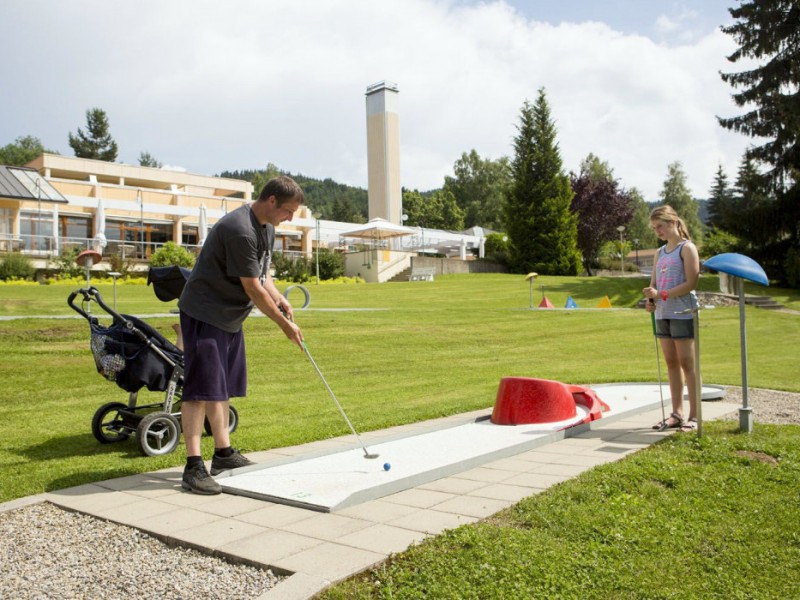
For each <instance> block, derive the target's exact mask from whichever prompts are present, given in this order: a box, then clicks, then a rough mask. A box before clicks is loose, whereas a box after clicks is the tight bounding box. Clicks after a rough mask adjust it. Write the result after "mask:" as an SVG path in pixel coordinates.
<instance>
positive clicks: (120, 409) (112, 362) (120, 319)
mask: <svg viewBox="0 0 800 600" xmlns="http://www.w3.org/2000/svg"><path fill="white" fill-rule="evenodd" d="M176 273H177V276H176ZM187 274H188V271H186V270H185V269H180V268H179V267H158V268H152V269H150V273H149V274H148V278H147V280H148V284H150V283H152V284H153V289H154V291H155V292H156V296H157V297H158V298H159V299H161V300H163V301H169V300H173V299H175V298H177V297H178V296H179V295H180V291H181V290H182V289H183V285H182V284H183V283H185V282H186V279H185V277H186V275H187ZM178 277H180V278H182V283H181V281H179V280H178ZM78 296H80V297H81V301H80V305H77V304H76V303H75V300H76V298H78ZM92 303H95V304H97V306H99V307H100V308H101V309H102V310H103V311H105V312H106V313H107V314H108V315H110V316H111V318H112V321H111V324H110V325H108V326H105V325H101V324H100V322H99V320H98V318H97V317H95V316H93V315H92V314H91V305H92ZM67 304H69V306H70V307H71V308H72V309H73V310H74V311H75V312H77V313H78V314H80V315H81V316H82V317H84V318H85V319H86V320H87V321H88V322H89V328H90V330H91V342H90V347H91V350H92V354H93V355H94V360H95V365H96V367H97V371H98V373H100V374H101V375H102V376H103V377H105V378H106V379H108V380H109V381H113V382H114V383H116V384H117V385H118V386H119V387H120V388H122V389H123V390H125V391H126V392H128V402H127V404H125V403H123V402H108V403H106V404H103V405H102V406H101V407H100V408H98V409H97V411H96V412H95V413H94V417H93V418H92V434H93V435H94V437H95V438H96V439H97V441H99V442H100V443H101V444H111V443H115V442H121V441H124V440H127V439H128V438H129V437H130V436H131V435H135V437H136V443H137V444H138V446H139V449H140V450H141V452H142V454H144V455H145V456H158V455H162V454H169V453H170V452H172V451H173V450H175V448H176V447H177V446H178V443H179V442H180V437H181V422H180V416H181V413H180V410H179V406H180V401H181V391H182V389H183V351H181V350H180V349H179V348H178V347H177V346H176V345H175V344H173V343H172V342H170V341H169V340H168V339H166V338H165V337H164V336H163V335H161V334H160V333H159V332H158V331H157V330H156V329H154V328H153V327H151V326H150V325H148V324H147V323H145V322H144V321H142V320H141V319H138V318H136V317H133V316H130V315H123V314H119V313H117V312H116V311H115V310H113V309H112V308H111V307H109V306H108V305H107V304H106V303H105V302H104V301H103V298H102V296H101V295H100V292H99V291H98V290H97V288H95V287H87V288H81V289H79V290H76V291H74V292H72V293H71V294H70V295H69V298H68V300H67ZM144 387H146V388H147V389H148V390H149V391H151V392H164V393H165V394H164V399H163V401H162V402H158V403H153V404H144V405H137V401H138V398H139V392H140V391H141V390H142V388H144ZM238 424H239V414H238V413H237V411H236V409H235V408H234V407H233V406H231V407H230V414H229V423H228V430H229V431H230V432H231V433H233V432H234V431H235V430H236V427H237V426H238ZM205 431H206V433H207V434H209V435H210V434H211V426H210V424H209V423H208V421H206V423H205Z"/></svg>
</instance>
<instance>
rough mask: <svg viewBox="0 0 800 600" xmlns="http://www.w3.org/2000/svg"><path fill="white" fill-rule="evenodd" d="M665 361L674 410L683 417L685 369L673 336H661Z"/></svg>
mask: <svg viewBox="0 0 800 600" xmlns="http://www.w3.org/2000/svg"><path fill="white" fill-rule="evenodd" d="M659 341H660V342H661V350H662V351H663V353H664V361H665V362H666V363H667V374H668V376H669V393H670V396H672V412H674V413H675V414H676V415H680V416H681V418H683V371H682V370H681V361H680V359H679V354H678V348H677V344H676V343H675V342H676V341H677V340H673V339H672V338H659Z"/></svg>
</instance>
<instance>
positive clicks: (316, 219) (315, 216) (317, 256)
mask: <svg viewBox="0 0 800 600" xmlns="http://www.w3.org/2000/svg"><path fill="white" fill-rule="evenodd" d="M320 216H322V215H320V213H314V220H315V222H316V228H317V251H316V253H315V254H316V260H317V285H319V218H320Z"/></svg>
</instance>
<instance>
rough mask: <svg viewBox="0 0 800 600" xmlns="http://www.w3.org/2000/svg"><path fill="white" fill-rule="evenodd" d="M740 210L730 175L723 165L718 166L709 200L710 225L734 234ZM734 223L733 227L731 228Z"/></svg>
mask: <svg viewBox="0 0 800 600" xmlns="http://www.w3.org/2000/svg"><path fill="white" fill-rule="evenodd" d="M738 208H739V207H737V206H736V199H735V198H734V195H733V189H731V185H730V183H728V175H727V174H726V173H725V170H724V169H723V168H722V165H718V166H717V172H716V174H715V175H714V183H713V184H712V185H711V192H710V196H709V198H708V220H709V224H710V225H711V226H712V227H713V228H715V229H721V230H723V231H731V232H732V231H733V230H734V229H735V228H736V224H735V222H734V221H735V220H737V219H738V218H739V217H738V212H739V211H738ZM732 223H733V227H732V226H731V224H732Z"/></svg>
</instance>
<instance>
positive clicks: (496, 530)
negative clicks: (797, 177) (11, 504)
mask: <svg viewBox="0 0 800 600" xmlns="http://www.w3.org/2000/svg"><path fill="white" fill-rule="evenodd" d="M645 284H646V280H644V279H638V278H624V279H622V278H556V277H541V278H539V279H538V280H537V281H536V285H535V287H534V305H538V302H539V300H541V296H542V291H544V293H545V294H546V295H547V296H548V298H549V299H550V300H551V301H552V303H553V304H554V305H555V306H556V307H562V306H564V304H565V303H566V300H567V297H568V296H572V297H573V298H574V300H575V301H576V302H577V304H578V306H579V307H580V308H579V309H577V310H569V311H567V310H538V309H534V310H530V309H529V302H530V300H529V286H528V283H527V282H525V281H524V280H523V278H522V277H520V276H512V275H460V276H447V277H439V278H437V279H436V281H435V282H413V283H397V284H382V285H374V284H373V285H366V284H352V285H319V286H316V285H314V284H309V285H308V286H307V287H308V288H309V289H310V291H311V306H310V310H306V311H300V310H298V311H297V313H296V320H297V322H298V323H299V324H300V325H301V327H302V328H303V332H304V335H305V338H306V342H307V344H308V348H309V350H310V351H311V353H312V355H313V356H314V358H315V360H316V361H317V363H318V364H319V366H320V368H321V369H322V371H323V373H325V375H326V378H327V379H328V382H329V383H330V385H331V387H332V388H333V390H334V391H335V393H336V395H337V397H338V398H339V400H340V401H341V403H342V404H343V406H344V407H345V410H346V411H347V412H348V415H349V416H350V418H351V420H352V421H353V423H354V425H355V426H356V428H357V429H359V430H360V431H369V430H373V429H379V428H384V427H388V426H392V425H399V424H402V423H409V422H415V421H420V420H424V419H429V418H433V417H439V416H444V415H450V414H454V413H460V412H464V411H469V410H473V409H479V408H487V407H491V406H492V405H493V403H494V398H495V394H496V391H497V385H498V382H499V380H500V378H501V377H504V376H510V375H517V376H531V377H543V378H549V379H556V380H560V381H564V382H567V383H577V384H593V383H603V382H622V381H655V380H656V377H657V371H656V365H655V351H654V348H653V338H652V329H651V326H650V319H649V317H648V315H647V314H646V313H645V312H644V311H643V310H638V309H631V307H633V306H635V304H636V303H637V301H638V300H639V298H640V297H641V288H642V287H643V286H644V285H645ZM542 286H543V290H542ZM99 287H100V289H101V291H102V292H103V294H104V296H105V298H106V300H107V301H108V302H109V303H111V302H112V291H111V286H110V285H109V284H101V285H100V286H99ZM701 287H702V288H703V289H707V290H714V289H717V281H716V278H714V277H708V276H704V277H703V278H702V279H701ZM71 289H72V288H70V287H66V286H56V285H53V286H20V285H5V286H0V297H2V298H3V300H4V301H3V302H2V303H0V313H2V314H6V315H10V314H14V315H40V314H45V315H69V314H71V311H69V309H68V308H67V306H66V297H67V296H68V294H69V292H70V291H71ZM757 291H764V290H763V288H761V289H759V288H755V289H752V290H751V289H748V293H754V292H757ZM769 291H770V292H771V293H773V294H774V292H776V291H778V290H773V289H770V290H769ZM117 293H118V309H119V311H120V312H123V313H128V314H152V313H163V312H167V311H168V310H169V309H170V308H173V307H174V304H175V303H174V302H173V303H169V304H164V303H161V302H159V301H158V300H157V299H156V298H155V296H154V295H153V293H152V290H151V289H150V288H147V287H144V286H133V285H129V286H119V287H118V290H117ZM780 293H781V294H782V296H779V295H777V294H774V297H776V298H779V299H780V301H781V302H784V303H785V304H787V306H790V307H793V308H800V295H798V294H797V293H796V292H793V291H789V290H782V291H780ZM605 296H608V297H609V299H610V300H611V303H612V305H613V306H614V309H612V310H603V309H594V308H593V307H596V306H597V305H598V303H599V302H600V301H601V300H602V299H603V298H604V297H605ZM292 300H293V301H295V303H298V302H299V301H300V294H298V296H297V297H294V296H292ZM342 308H370V309H381V310H369V311H367V310H362V311H355V310H354V311H335V310H329V311H324V310H313V309H342ZM73 314H74V313H73ZM746 318H747V341H748V350H749V352H748V354H749V356H748V364H749V375H750V385H752V386H753V387H762V388H773V389H780V390H789V391H795V392H797V391H800V369H798V368H797V364H798V350H797V344H796V341H797V340H798V339H800V316H798V315H796V314H787V313H776V312H770V311H765V310H759V309H754V308H750V307H748V308H747V311H746ZM176 320H177V317H176V316H174V315H171V316H168V317H163V318H155V317H152V318H150V317H149V318H147V321H148V322H149V323H150V324H152V325H154V326H156V327H157V328H158V329H159V330H161V331H162V332H163V333H164V334H165V335H166V336H167V337H171V336H172V331H171V329H170V325H171V324H172V323H174V322H175V321H176ZM245 327H246V331H247V344H248V346H247V350H248V361H249V367H250V391H249V396H248V397H247V398H244V399H237V400H236V401H235V404H236V406H237V408H238V410H239V413H240V417H241V424H240V428H239V430H238V431H237V432H236V434H234V444H235V445H236V446H238V447H240V448H242V449H243V450H244V451H246V452H247V451H256V450H264V449H268V448H275V447H281V446H287V445H292V444H299V443H304V442H309V441H313V440H319V439H325V438H329V437H333V436H339V435H343V434H346V433H348V432H349V430H348V428H347V425H346V423H345V422H344V421H343V420H342V418H341V415H340V414H339V413H338V411H337V409H336V407H335V405H334V404H333V403H332V402H331V400H330V398H329V396H328V395H327V392H326V390H325V388H324V387H323V385H322V383H321V381H320V380H319V378H318V377H317V375H316V373H315V372H314V370H313V368H312V366H311V365H310V363H309V362H308V360H307V359H306V357H305V355H304V354H303V353H302V352H301V351H300V350H299V349H297V348H296V347H294V346H292V345H291V344H290V343H289V342H288V341H287V340H286V339H285V338H284V337H283V336H282V334H281V333H280V332H279V330H278V329H277V328H276V327H275V326H273V325H272V324H271V323H270V322H269V321H267V320H265V319H263V318H252V319H250V320H248V322H247V323H246V325H245ZM701 327H702V329H701V331H702V337H701V340H702V368H703V375H704V381H705V382H706V383H716V384H730V385H739V384H740V383H741V373H740V357H739V315H738V308H737V307H733V308H716V309H713V310H711V309H709V310H704V311H703V312H702V315H701ZM0 348H2V352H3V354H2V356H3V359H2V361H0V376H1V377H2V381H3V383H4V386H3V392H2V395H0V501H6V500H11V499H14V498H18V497H21V496H26V495H30V494H34V493H38V492H42V491H45V490H56V489H61V488H65V487H69V486H74V485H78V484H81V483H86V482H92V481H99V480H104V479H108V478H111V477H117V476H122V475H129V474H134V473H140V472H146V471H151V470H155V469H159V468H163V467H168V466H173V465H179V464H181V463H182V462H183V460H184V454H183V448H182V446H181V447H180V448H179V449H178V451H176V452H175V453H173V454H171V455H167V456H163V457H154V458H145V457H142V456H140V455H139V452H138V449H137V447H136V444H135V442H133V441H132V440H129V441H127V442H123V443H119V444H112V445H100V444H99V443H98V442H97V441H96V440H95V439H94V437H93V436H92V434H91V428H90V423H91V419H92V415H93V414H94V412H95V410H96V409H97V408H98V407H99V406H100V405H101V404H104V403H105V402H109V401H125V399H126V398H127V394H126V393H125V392H124V391H122V390H120V389H118V388H117V387H116V386H115V385H114V384H113V383H110V382H108V381H106V380H104V379H103V378H102V377H100V376H99V375H98V374H97V373H96V372H95V369H94V363H93V359H92V356H91V353H90V351H89V329H88V325H87V323H86V322H85V321H84V320H82V319H34V318H27V319H21V320H12V321H0ZM147 396H148V397H149V398H150V399H151V400H160V399H161V398H162V397H163V395H161V394H147ZM799 440H800V427H796V426H780V427H779V426H768V425H762V424H760V423H758V422H757V423H756V428H755V431H754V433H753V434H752V435H743V434H738V433H736V432H735V426H734V425H732V424H731V423H709V424H708V427H707V433H706V435H704V437H703V439H702V440H700V441H698V440H697V439H696V437H695V436H691V435H687V436H673V437H671V438H670V439H668V440H665V441H664V442H662V443H659V444H657V445H655V446H654V447H652V448H650V449H648V450H646V451H644V452H640V453H637V454H636V455H634V456H633V457H631V458H628V459H626V460H623V461H621V462H619V463H615V464H610V465H605V466H603V467H599V468H596V469H592V470H591V471H589V472H587V473H585V474H584V475H582V476H581V477H578V478H576V479H574V480H571V481H569V482H566V483H565V484H562V485H559V486H556V487H554V488H552V489H551V490H548V491H547V492H545V493H543V494H541V495H538V496H534V497H531V498H528V499H526V500H524V501H522V502H520V503H519V504H518V505H516V506H515V507H513V508H512V509H509V510H508V511H505V512H503V513H501V514H499V515H497V516H496V517H494V518H492V519H489V520H487V521H485V522H482V523H480V524H477V525H474V526H467V527H462V528H459V529H457V530H454V531H451V532H447V533H445V534H444V535H442V536H438V537H437V538H434V539H432V540H429V541H427V542H426V543H424V544H422V545H420V546H419V547H416V548H413V549H411V550H409V551H408V552H405V553H402V554H401V555H398V556H397V557H394V558H393V559H392V560H391V561H389V562H388V563H387V564H386V565H385V566H383V567H381V568H380V569H378V570H377V571H375V572H372V573H368V574H366V575H364V576H362V577H360V578H357V579H354V580H352V581H348V582H345V583H343V584H341V585H340V586H338V587H337V588H335V589H332V590H330V591H329V592H328V595H329V597H331V598H353V597H364V598H368V597H382V598H412V597H417V598H448V597H451V598H517V597H526V598H528V597H559V598H592V597H597V598H600V597H604V598H605V597H612V598H672V597H681V598H696V597H713V598H783V597H790V596H791V595H792V594H794V593H795V590H796V589H797V585H798V583H799V582H798V571H797V568H796V567H797V564H800V561H799V560H798V559H799V558H800V557H799V556H798V552H799V550H800V528H799V527H798V524H797V514H798V509H800V506H798V504H800V502H799V498H798V495H797V490H798V489H800V480H799V479H800V476H798V470H799V469H800V466H799V464H798V463H799V457H798V454H799V450H798V449H799V448H800V443H798V442H799ZM204 444H205V450H206V452H207V454H208V453H210V451H211V440H209V439H206V440H205V441H204ZM773 459H774V460H773ZM767 460H770V461H771V462H765V461H767Z"/></svg>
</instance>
